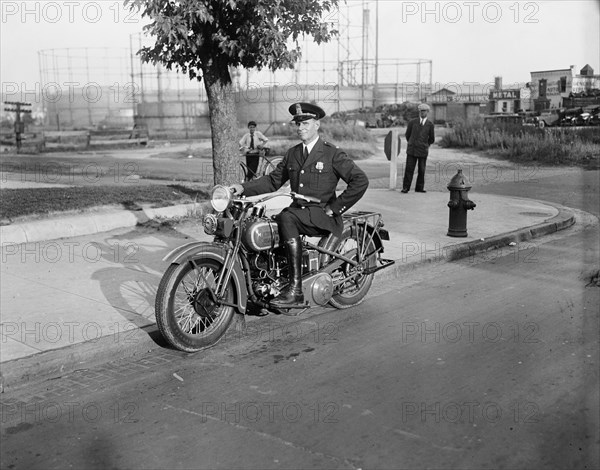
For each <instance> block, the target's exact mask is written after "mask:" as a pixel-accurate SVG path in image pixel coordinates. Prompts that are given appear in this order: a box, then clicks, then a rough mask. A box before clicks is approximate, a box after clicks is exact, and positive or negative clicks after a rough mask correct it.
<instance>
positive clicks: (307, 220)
mask: <svg viewBox="0 0 600 470" xmlns="http://www.w3.org/2000/svg"><path fill="white" fill-rule="evenodd" d="M289 111H290V114H292V116H293V118H292V122H293V123H295V125H296V129H297V133H298V137H299V138H300V140H301V141H302V142H301V143H300V144H298V145H296V146H294V147H292V148H291V149H289V150H288V151H287V153H286V155H285V157H284V159H283V160H282V161H281V162H280V163H279V165H277V168H275V170H273V171H272V172H271V173H269V174H268V175H265V176H263V177H261V178H258V179H256V180H254V181H250V182H246V183H244V184H243V185H240V184H235V185H233V186H231V190H232V191H233V192H234V193H235V194H238V195H239V194H242V193H243V194H245V195H247V196H255V195H257V194H263V193H269V192H273V191H277V189H279V188H280V187H281V186H283V185H284V184H285V183H286V182H287V181H288V180H289V181H290V186H291V190H292V191H294V192H297V193H300V194H302V195H305V196H312V197H315V198H317V199H319V201H321V202H320V203H304V202H301V201H297V200H295V201H294V202H293V203H292V204H291V205H290V207H287V208H285V209H284V210H283V211H281V212H280V213H279V214H278V215H277V223H278V225H279V234H280V239H281V240H282V241H283V246H284V247H285V249H286V253H287V258H288V266H289V281H290V282H289V284H288V286H287V287H286V288H284V289H283V290H282V291H281V293H280V294H279V295H278V296H277V297H276V298H275V299H274V300H273V301H272V302H271V304H272V305H273V306H275V307H278V308H286V307H290V306H297V305H299V304H303V303H304V295H303V293H302V244H301V242H300V235H308V236H324V235H327V234H329V233H331V234H333V237H332V242H330V243H329V244H328V246H327V247H326V248H328V249H334V248H335V245H336V244H337V243H339V240H340V237H341V235H342V230H343V227H344V223H343V220H342V214H343V213H344V212H346V211H347V210H348V209H350V207H352V206H353V205H354V204H355V203H356V202H358V200H359V199H360V198H361V197H362V196H363V194H364V193H365V191H366V190H367V186H368V185H369V180H368V178H367V175H365V173H364V172H363V171H362V170H361V169H360V168H359V167H358V166H356V164H355V163H354V162H353V161H352V160H351V159H350V158H349V157H348V155H346V153H345V152H344V151H343V150H340V149H339V148H338V147H336V146H335V145H332V144H330V143H328V142H325V141H324V140H323V139H321V138H320V137H319V133H318V131H319V126H320V121H319V119H321V118H323V117H324V116H325V111H323V110H322V109H321V108H320V107H319V106H316V105H314V104H311V103H295V104H293V105H291V106H290V107H289ZM340 179H342V180H344V182H345V183H346V184H347V187H346V189H345V190H344V191H343V192H342V193H341V194H340V195H339V196H337V195H336V192H335V189H336V187H337V184H338V182H339V180H340ZM289 314H291V315H294V314H295V312H294V311H290V312H289Z"/></svg>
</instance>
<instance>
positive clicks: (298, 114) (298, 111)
mask: <svg viewBox="0 0 600 470" xmlns="http://www.w3.org/2000/svg"><path fill="white" fill-rule="evenodd" d="M289 111H290V114H291V115H292V116H293V117H292V121H295V122H300V121H307V120H309V119H321V118H323V117H325V111H323V109H321V108H320V107H318V106H317V105H316V104H312V103H294V104H293V105H291V106H290V107H289Z"/></svg>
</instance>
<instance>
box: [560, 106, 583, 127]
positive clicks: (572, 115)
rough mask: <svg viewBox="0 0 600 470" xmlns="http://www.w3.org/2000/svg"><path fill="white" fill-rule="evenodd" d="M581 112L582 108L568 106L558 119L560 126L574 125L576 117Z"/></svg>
mask: <svg viewBox="0 0 600 470" xmlns="http://www.w3.org/2000/svg"><path fill="white" fill-rule="evenodd" d="M582 112H583V109H582V108H569V109H567V110H566V111H565V114H564V116H563V118H562V119H561V120H560V125H561V126H576V125H577V117H578V116H579V115H580V114H581V113H582Z"/></svg>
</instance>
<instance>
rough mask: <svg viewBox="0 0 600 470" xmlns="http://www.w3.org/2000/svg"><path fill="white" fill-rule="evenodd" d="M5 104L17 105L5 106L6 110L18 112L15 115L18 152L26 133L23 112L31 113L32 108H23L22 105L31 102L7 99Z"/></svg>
mask: <svg viewBox="0 0 600 470" xmlns="http://www.w3.org/2000/svg"><path fill="white" fill-rule="evenodd" d="M4 104H7V105H12V106H16V107H15V108H4V111H9V112H12V113H16V117H15V140H16V142H17V153H19V151H20V150H21V143H22V140H23V137H22V136H21V135H22V134H24V133H25V123H24V122H23V121H21V113H28V114H31V109H21V106H31V103H21V102H20V101H5V102H4Z"/></svg>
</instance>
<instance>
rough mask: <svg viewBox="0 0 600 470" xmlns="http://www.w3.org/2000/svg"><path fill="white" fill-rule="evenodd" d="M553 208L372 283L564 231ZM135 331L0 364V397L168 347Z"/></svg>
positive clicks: (164, 213) (177, 211) (565, 216)
mask: <svg viewBox="0 0 600 470" xmlns="http://www.w3.org/2000/svg"><path fill="white" fill-rule="evenodd" d="M552 205H553V206H554V207H556V208H557V209H558V211H559V213H558V214H557V215H556V216H554V217H553V218H552V219H549V220H547V221H545V222H542V223H539V224H536V225H532V226H529V227H525V228H522V229H519V230H515V231H512V232H506V233H503V234H500V235H495V236H493V237H490V238H487V239H485V240H471V241H468V242H464V243H460V244H457V245H456V246H454V247H452V249H449V250H448V251H447V252H446V256H444V257H443V258H442V259H439V260H420V261H417V262H411V263H405V262H403V261H402V260H395V261H396V264H395V265H394V269H386V270H384V271H380V272H379V273H377V274H376V278H377V280H391V279H396V278H398V277H400V276H401V275H402V274H403V273H406V272H407V271H411V270H413V269H416V268H418V267H422V266H425V265H427V264H428V263H433V262H443V261H456V260H459V259H461V258H466V257H468V256H474V255H475V254H478V253H483V252H486V251H489V250H493V249H497V248H501V247H505V246H509V244H510V243H512V242H515V243H516V242H522V241H527V240H531V239H534V238H539V237H542V236H544V235H549V234H551V233H555V232H557V231H559V230H564V229H566V228H568V227H570V226H572V225H573V224H574V223H575V214H574V212H573V211H571V210H570V209H568V208H566V207H563V206H558V205H554V204H552ZM189 206H193V207H192V208H193V209H195V210H198V207H200V208H201V209H202V210H204V207H203V204H191V205H189V204H186V205H181V206H171V207H168V208H161V209H156V210H152V211H144V214H146V216H147V217H149V218H156V217H168V216H169V214H174V215H172V216H173V217H177V216H180V215H187V214H188V212H187V211H188V210H189V209H190V207H189ZM165 209H168V210H165ZM150 215H151V216H152V217H150ZM128 220H130V219H128ZM139 222H140V219H139V218H135V223H134V224H132V225H135V224H137V223H139ZM109 230H110V229H109ZM63 236H64V235H63ZM3 243H4V242H3ZM134 331H135V333H133V330H132V331H128V332H121V333H119V334H115V335H107V336H103V337H100V338H98V339H97V340H94V341H89V342H83V343H77V344H72V345H69V346H65V347H63V348H60V349H54V350H49V351H44V352H41V353H38V354H34V355H32V356H28V357H24V358H19V359H14V360H12V361H7V362H4V363H0V393H3V392H5V391H6V390H7V389H11V390H14V389H17V388H19V387H21V386H25V385H30V384H34V383H40V382H43V381H46V380H50V379H54V378H58V377H61V376H62V375H65V374H68V373H69V372H72V371H74V370H79V369H87V368H90V367H93V366H95V365H98V364H101V363H106V362H110V361H111V360H114V359H115V357H118V358H119V359H125V358H129V357H133V356H136V355H139V354H145V353H148V352H150V351H152V350H154V349H158V348H161V347H163V348H164V347H168V346H167V344H166V343H165V342H164V340H163V338H162V336H161V335H160V332H159V331H158V327H157V326H156V325H155V324H154V325H148V326H145V327H141V328H138V329H137V330H134ZM132 333H133V334H132Z"/></svg>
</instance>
